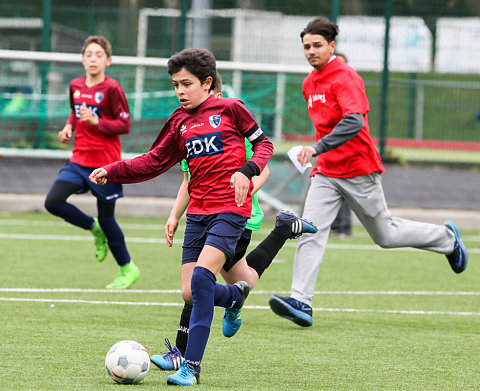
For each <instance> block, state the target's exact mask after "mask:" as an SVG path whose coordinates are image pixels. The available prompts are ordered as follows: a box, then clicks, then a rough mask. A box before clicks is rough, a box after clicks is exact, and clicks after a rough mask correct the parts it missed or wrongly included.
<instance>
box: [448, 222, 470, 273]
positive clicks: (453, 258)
mask: <svg viewBox="0 0 480 391" xmlns="http://www.w3.org/2000/svg"><path fill="white" fill-rule="evenodd" d="M444 225H445V226H446V227H447V228H448V229H449V230H451V231H452V232H453V233H454V235H455V245H454V247H453V253H451V254H448V255H446V257H447V259H448V262H449V263H450V267H451V268H452V270H453V271H454V272H455V273H461V272H463V271H464V270H465V268H466V267H467V261H468V254H467V249H466V248H465V245H464V244H463V242H462V239H460V232H458V228H457V226H456V225H455V223H452V222H451V221H446V222H445V223H444Z"/></svg>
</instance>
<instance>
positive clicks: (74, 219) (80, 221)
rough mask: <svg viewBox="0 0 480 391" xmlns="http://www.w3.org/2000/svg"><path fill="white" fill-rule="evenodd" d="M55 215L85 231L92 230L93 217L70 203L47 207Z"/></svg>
mask: <svg viewBox="0 0 480 391" xmlns="http://www.w3.org/2000/svg"><path fill="white" fill-rule="evenodd" d="M45 207H46V209H47V210H48V211H49V212H50V213H51V214H53V215H55V216H58V217H62V218H63V219H64V220H65V221H66V222H68V223H70V224H73V225H75V226H77V227H80V228H83V229H92V226H93V223H94V221H93V217H92V216H89V215H87V214H85V213H83V212H82V211H81V210H80V209H78V208H77V207H76V206H74V205H72V204H69V203H68V202H60V203H56V204H53V205H47V204H46V205H45Z"/></svg>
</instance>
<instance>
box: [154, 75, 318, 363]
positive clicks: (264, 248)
mask: <svg viewBox="0 0 480 391" xmlns="http://www.w3.org/2000/svg"><path fill="white" fill-rule="evenodd" d="M221 88H222V87H221V79H220V77H219V76H218V74H217V87H216V89H215V91H214V93H215V96H216V97H217V98H222V94H221ZM245 150H246V156H247V160H250V158H251V157H252V155H253V151H252V145H251V144H250V142H249V141H248V140H246V139H245ZM182 171H183V173H184V177H183V182H182V184H181V185H180V188H179V190H178V194H177V198H176V200H175V203H174V206H173V208H172V210H171V212H170V216H169V218H168V220H167V223H166V224H165V229H164V231H165V240H166V242H167V244H168V245H169V246H170V247H171V246H173V236H174V235H175V232H176V230H177V228H178V223H179V220H180V218H181V217H182V215H183V214H184V213H185V210H186V209H187V206H188V200H189V195H188V179H189V173H188V164H187V162H186V161H185V160H183V161H182ZM268 176H269V169H268V167H265V169H264V170H263V171H262V173H261V174H260V175H259V176H254V177H252V181H253V185H254V187H253V190H252V192H251V193H252V212H251V217H250V218H249V219H248V220H247V225H246V227H245V230H244V232H243V234H242V236H241V238H240V240H239V241H238V243H237V247H236V250H235V256H234V258H233V259H232V260H231V261H227V262H226V263H225V264H224V266H223V268H222V270H221V272H220V273H221V275H222V277H223V279H224V280H225V282H226V283H227V284H234V283H235V282H238V281H246V282H248V284H249V285H250V287H251V288H252V289H253V287H254V286H255V285H256V283H257V282H258V280H259V279H260V277H261V276H262V273H263V272H264V271H265V270H266V269H267V268H268V267H269V266H270V264H271V263H272V261H273V259H274V258H275V256H276V255H277V253H278V251H279V250H280V249H281V248H282V247H283V245H284V244H285V242H286V240H287V239H295V238H298V237H299V236H301V235H302V234H303V233H315V232H316V231H317V228H316V227H315V226H313V225H312V224H310V223H309V222H307V221H306V220H304V219H301V218H299V217H297V216H295V215H294V214H293V213H291V212H288V211H280V212H278V214H277V217H276V222H275V228H274V229H273V230H272V232H270V234H269V235H268V236H267V237H266V238H265V239H264V240H263V241H262V242H261V243H260V244H259V245H258V246H257V247H256V248H255V249H253V250H252V251H251V252H250V253H249V254H248V255H245V254H246V251H247V247H248V245H249V244H250V240H251V236H252V231H258V230H259V229H260V226H261V225H262V221H263V217H264V214H263V211H262V209H261V208H260V205H259V202H258V194H257V191H258V190H259V189H260V188H261V187H262V186H263V184H264V183H265V181H266V180H267V178H268ZM242 263H246V264H247V266H248V267H247V268H245V267H244V266H245V265H242ZM194 268H195V262H191V263H186V264H183V265H182V282H181V290H182V298H183V300H184V301H185V304H184V307H183V310H182V314H181V316H180V324H179V326H178V330H177V337H176V341H175V347H172V346H171V344H170V341H169V340H168V338H166V339H165V346H166V347H167V348H168V350H169V351H168V352H166V353H162V354H159V355H153V356H152V357H151V358H150V359H151V361H152V362H153V363H154V364H155V365H156V366H158V367H159V368H160V369H163V370H177V369H178V368H179V367H180V364H181V362H182V360H183V356H184V354H185V350H186V348H187V341H188V330H189V325H190V316H191V313H192V308H193V306H192V292H191V286H190V281H191V278H192V273H193V269H194ZM245 270H248V272H245ZM241 322H242V318H241V310H236V309H229V308H227V309H225V313H224V316H223V324H222V331H223V335H224V336H226V337H232V336H233V335H235V333H236V332H237V331H238V329H239V328H240V325H241Z"/></svg>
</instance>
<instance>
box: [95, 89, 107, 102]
mask: <svg viewBox="0 0 480 391" xmlns="http://www.w3.org/2000/svg"><path fill="white" fill-rule="evenodd" d="M104 96H105V95H104V94H103V92H95V102H97V103H100V102H101V101H102V100H103V97H104Z"/></svg>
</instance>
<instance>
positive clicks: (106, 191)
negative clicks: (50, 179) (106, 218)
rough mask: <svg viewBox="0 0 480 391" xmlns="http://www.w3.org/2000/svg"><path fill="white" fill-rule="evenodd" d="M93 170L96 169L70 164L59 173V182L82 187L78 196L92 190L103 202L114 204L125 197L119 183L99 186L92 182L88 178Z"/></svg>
mask: <svg viewBox="0 0 480 391" xmlns="http://www.w3.org/2000/svg"><path fill="white" fill-rule="evenodd" d="M93 170H95V167H85V166H80V165H79V164H76V163H71V162H68V163H67V165H66V166H65V167H64V168H63V169H62V170H61V171H60V172H59V173H58V176H57V181H65V182H70V183H74V184H76V185H78V186H80V189H79V190H78V191H77V194H83V193H86V192H87V191H89V190H90V191H91V192H92V194H93V195H94V196H95V197H97V198H98V199H99V200H100V201H102V202H113V201H115V200H116V199H117V198H120V197H123V188H122V185H121V184H119V183H112V182H107V184H106V185H105V186H99V185H96V184H94V183H92V182H90V179H88V176H89V175H90V174H91V173H92V171H93Z"/></svg>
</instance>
